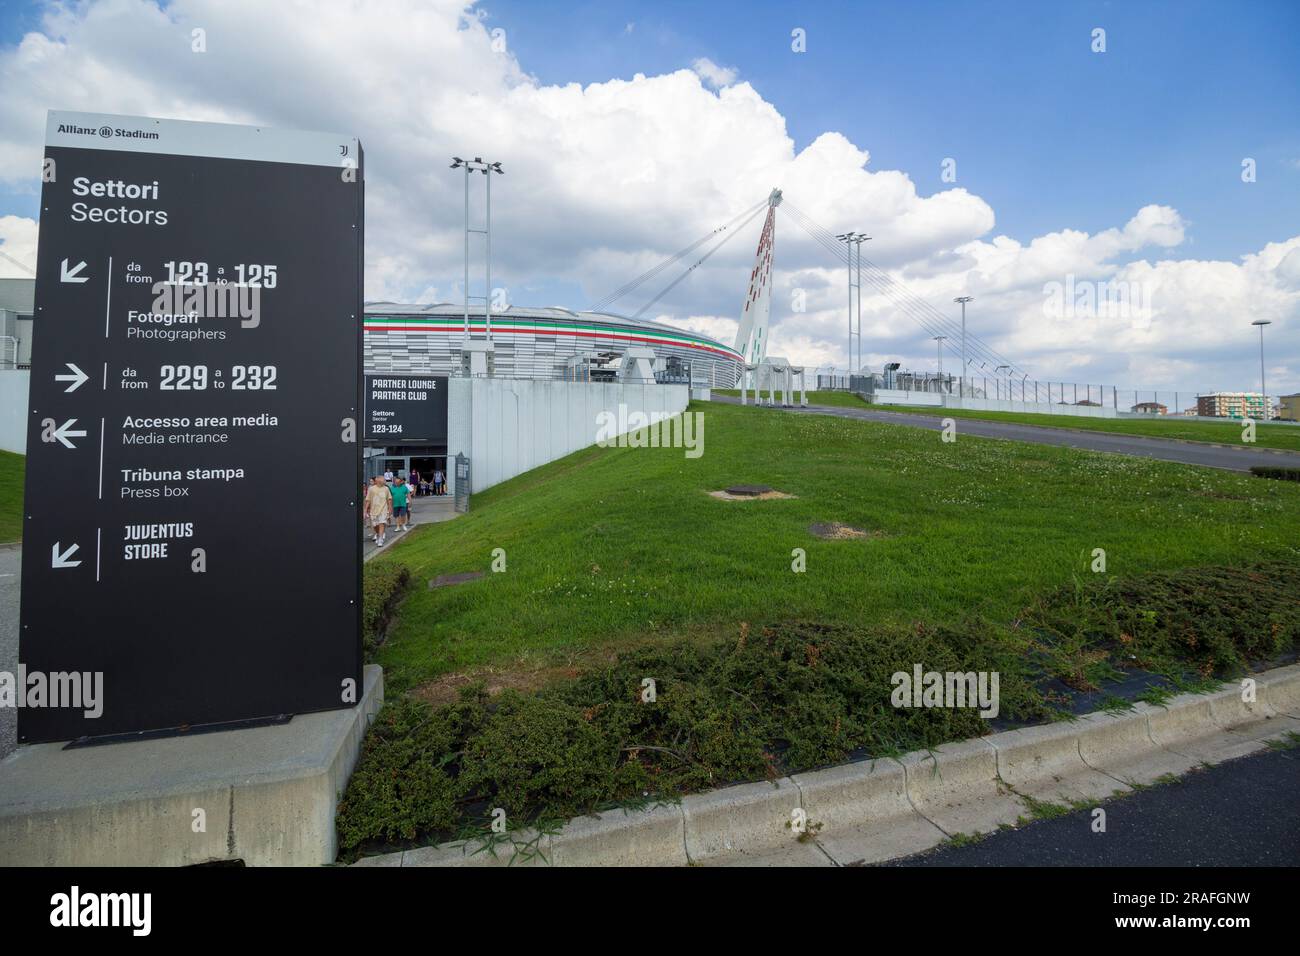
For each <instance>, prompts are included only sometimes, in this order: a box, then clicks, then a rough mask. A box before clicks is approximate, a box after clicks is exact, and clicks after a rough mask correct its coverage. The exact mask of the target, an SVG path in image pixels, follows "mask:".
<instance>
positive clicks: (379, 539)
mask: <svg viewBox="0 0 1300 956" xmlns="http://www.w3.org/2000/svg"><path fill="white" fill-rule="evenodd" d="M392 514H393V493H392V492H391V491H390V490H389V489H388V485H386V484H385V483H384V479H383V478H382V477H380V476H379V475H376V476H375V480H374V481H372V482H371V483H370V490H369V491H367V492H366V506H365V515H366V520H367V521H368V522H370V526H371V528H373V529H374V533H375V537H374V541H375V547H377V548H382V547H383V546H384V544H385V543H387V540H388V538H387V536H386V535H385V534H384V532H385V530H386V529H387V526H388V520H389V518H391V517H392Z"/></svg>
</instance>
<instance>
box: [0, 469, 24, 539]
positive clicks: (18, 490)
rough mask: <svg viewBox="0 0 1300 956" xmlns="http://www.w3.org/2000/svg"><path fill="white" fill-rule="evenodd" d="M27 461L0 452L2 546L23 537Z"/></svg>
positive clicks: (0, 530)
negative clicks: (24, 484) (24, 474)
mask: <svg viewBox="0 0 1300 956" xmlns="http://www.w3.org/2000/svg"><path fill="white" fill-rule="evenodd" d="M26 463H27V459H26V458H24V457H23V456H22V455H15V454H14V453H13V452H8V451H0V544H3V543H4V542H6V541H17V540H18V539H19V538H21V537H22V536H23V470H24V465H25V464H26Z"/></svg>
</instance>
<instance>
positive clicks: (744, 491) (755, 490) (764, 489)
mask: <svg viewBox="0 0 1300 956" xmlns="http://www.w3.org/2000/svg"><path fill="white" fill-rule="evenodd" d="M725 490H726V492H727V494H729V495H736V496H737V497H739V498H757V497H758V496H759V495H766V494H768V493H770V492H771V490H772V489H771V487H769V486H768V485H732V486H731V487H730V488H727V489H725Z"/></svg>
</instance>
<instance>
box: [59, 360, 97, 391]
mask: <svg viewBox="0 0 1300 956" xmlns="http://www.w3.org/2000/svg"><path fill="white" fill-rule="evenodd" d="M63 364H64V365H66V366H67V367H68V368H69V369H70V370H71V371H72V374H71V375H56V376H54V381H56V382H71V383H72V384H71V385H69V386H68V387H67V388H65V389H64V391H65V392H75V391H76V390H77V389H79V388H80V387H81V383H82V382H85V381H86V380H88V379H89V378H90V376H89V375H87V374H86V373H85V372H83V371H82V370H81V369H79V368H77V366H75V365H73V364H72V363H71V362H64V363H63Z"/></svg>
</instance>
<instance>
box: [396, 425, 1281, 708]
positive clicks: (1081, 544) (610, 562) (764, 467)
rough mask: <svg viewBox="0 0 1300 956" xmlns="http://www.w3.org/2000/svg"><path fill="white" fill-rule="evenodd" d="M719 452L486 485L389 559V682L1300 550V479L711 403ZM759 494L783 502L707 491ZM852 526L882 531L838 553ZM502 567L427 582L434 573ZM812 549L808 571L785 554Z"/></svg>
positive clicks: (615, 462) (604, 452)
mask: <svg viewBox="0 0 1300 956" xmlns="http://www.w3.org/2000/svg"><path fill="white" fill-rule="evenodd" d="M692 410H695V411H701V412H703V414H704V422H705V429H704V439H705V442H704V454H703V456H702V457H700V458H698V459H687V458H685V457H684V456H683V454H682V452H681V450H678V449H658V448H656V449H650V448H605V449H601V448H590V449H587V450H585V451H581V452H578V453H577V454H574V455H570V456H568V457H567V458H564V459H561V460H560V461H557V462H553V463H551V464H550V465H547V466H544V467H543V468H539V469H536V470H534V471H531V472H529V473H527V474H525V475H521V476H519V477H517V478H515V479H513V480H511V481H509V482H506V483H504V484H502V485H499V486H497V487H496V488H493V489H490V490H489V491H487V492H485V493H483V494H479V495H476V496H475V497H474V499H473V507H472V511H471V513H470V514H468V515H466V516H464V517H461V518H458V519H456V520H455V521H451V522H446V523H442V524H436V525H427V526H424V527H421V528H419V529H417V530H416V531H414V532H412V533H411V535H410V536H409V537H407V538H404V539H402V540H401V541H399V542H398V543H396V544H395V545H393V546H392V547H391V549H390V550H389V551H388V552H387V553H385V554H384V555H383V556H381V557H380V558H377V559H376V562H374V563H375V564H376V565H379V566H381V565H382V564H383V563H387V562H400V563H402V564H404V565H406V566H407V567H409V568H410V570H411V572H412V577H413V584H412V588H411V591H410V593H409V595H408V597H407V598H406V601H405V603H404V604H403V606H402V608H401V611H400V613H399V615H398V618H397V620H396V622H395V623H394V625H393V627H392V628H391V630H390V636H389V639H388V641H387V642H386V643H385V644H384V645H383V646H382V647H380V648H379V649H378V652H377V657H376V659H377V661H378V662H379V663H380V664H382V665H383V666H384V668H385V681H386V683H387V684H388V686H389V687H391V688H392V689H393V690H394V691H401V690H404V689H407V688H410V687H412V686H414V685H416V684H418V683H421V682H423V681H425V680H428V679H430V678H433V677H436V676H438V675H441V674H444V673H447V672H451V671H461V670H464V669H467V668H473V667H476V666H479V665H492V666H503V667H509V666H514V665H518V664H520V663H521V662H530V661H538V660H559V661H563V660H565V659H566V657H570V656H572V657H576V656H578V655H580V654H582V653H583V652H584V651H588V650H590V649H592V648H595V647H601V646H614V647H620V646H632V645H635V644H637V643H646V642H647V641H648V642H650V643H659V642H661V641H663V640H664V639H666V638H670V637H686V638H692V639H696V640H713V639H718V638H722V637H726V638H730V639H731V640H734V639H735V636H736V635H737V634H738V633H740V632H741V631H742V625H744V624H752V625H754V626H758V625H761V624H763V623H765V622H768V621H772V620H778V619H785V620H789V619H804V620H810V621H818V622H821V623H825V624H848V625H853V626H868V625H870V626H875V625H909V624H911V623H913V622H931V623H937V624H945V623H950V622H955V621H960V620H963V619H967V618H969V617H972V616H976V617H980V618H982V619H985V620H989V621H993V622H999V623H1002V624H1004V625H1005V624H1010V623H1012V622H1014V621H1015V620H1017V619H1018V615H1019V614H1020V613H1021V612H1022V611H1023V609H1024V608H1025V607H1026V606H1027V605H1029V604H1031V603H1033V601H1034V600H1036V598H1037V596H1041V594H1043V593H1044V592H1046V591H1049V590H1051V589H1053V588H1057V587H1060V586H1062V585H1067V584H1069V583H1070V582H1072V581H1074V580H1075V579H1083V580H1087V581H1093V580H1096V578H1095V577H1094V575H1093V574H1092V573H1091V572H1090V570H1089V567H1090V564H1091V562H1092V560H1093V558H1092V551H1093V549H1095V548H1104V549H1105V551H1106V558H1107V573H1108V575H1111V576H1113V575H1132V574H1136V573H1140V572H1144V571H1149V570H1170V569H1176V568H1181V567H1188V566H1191V565H1198V564H1200V565H1212V564H1219V565H1240V564H1244V563H1247V562H1252V561H1256V560H1260V559H1264V558H1269V557H1279V558H1290V559H1294V558H1295V557H1296V555H1297V554H1300V551H1298V550H1297V542H1300V486H1297V485H1295V484H1293V483H1290V482H1275V481H1259V480H1257V479H1254V478H1252V477H1251V476H1249V475H1243V474H1236V473H1230V472H1225V471H1218V470H1213V469H1201V468H1194V467H1189V466H1183V465H1178V464H1172V463H1167V462H1157V461H1150V460H1146V459H1139V458H1130V457H1124V456H1117V455H1105V454H1096V453H1088V452H1082V451H1077V450H1074V449H1068V448H1052V447H1047V446H1038V445H1030V444H1022V443H1011V442H1002V441H991V440H990V441H985V440H981V439H978V438H973V437H967V436H962V437H961V438H960V440H959V441H957V442H955V443H952V444H944V443H943V442H941V441H940V440H939V436H938V434H937V433H932V432H926V431H920V430H915V431H914V430H912V429H902V428H898V427H896V426H891V425H886V424H877V423H873V422H860V421H851V420H844V419H838V418H833V417H830V416H792V415H786V414H777V413H773V412H772V411H770V410H765V409H758V408H752V407H751V408H740V407H737V406H731V405H723V404H708V403H696V404H694V405H692ZM735 483H762V484H767V485H771V486H773V487H774V488H776V489H778V490H781V491H784V492H787V493H789V494H792V495H795V496H797V497H795V498H792V499H785V500H765V501H722V500H718V499H715V498H712V497H710V496H709V495H708V494H707V492H709V491H711V490H715V489H720V488H722V487H724V486H726V485H731V484H735ZM827 521H838V522H843V523H845V524H848V525H852V526H854V527H857V528H861V529H864V530H867V531H869V532H872V535H871V536H870V537H865V538H857V539H849V540H835V541H826V540H821V539H819V538H817V537H814V536H813V535H812V534H811V533H810V532H809V530H808V528H809V525H811V524H812V523H814V522H827ZM497 548H500V549H503V550H504V552H505V560H506V570H505V571H504V573H488V574H486V575H485V576H484V577H483V578H481V579H479V580H477V581H473V582H470V583H467V584H461V585H457V586H454V587H446V588H439V589H437V590H435V591H429V590H427V589H426V587H425V582H426V581H427V580H428V579H429V578H432V577H434V576H436V575H438V574H450V573H455V572H460V571H470V570H484V571H490V569H491V565H492V561H493V550H494V549H497ZM795 548H802V549H804V551H805V552H806V556H807V570H806V572H805V573H793V572H792V571H791V562H792V560H793V558H792V555H791V552H792V549H795Z"/></svg>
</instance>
